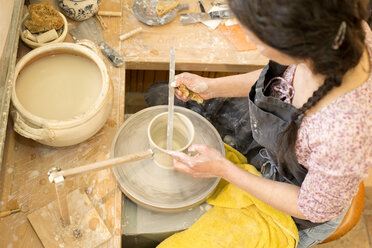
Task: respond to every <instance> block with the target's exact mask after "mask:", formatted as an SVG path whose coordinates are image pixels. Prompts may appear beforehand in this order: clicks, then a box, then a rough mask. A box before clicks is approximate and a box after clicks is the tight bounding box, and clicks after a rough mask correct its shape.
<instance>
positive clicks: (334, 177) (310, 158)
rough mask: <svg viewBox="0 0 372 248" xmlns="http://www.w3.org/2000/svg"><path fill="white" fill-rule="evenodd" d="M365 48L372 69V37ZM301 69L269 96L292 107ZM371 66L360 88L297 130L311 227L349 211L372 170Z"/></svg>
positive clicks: (276, 81) (303, 203)
mask: <svg viewBox="0 0 372 248" xmlns="http://www.w3.org/2000/svg"><path fill="white" fill-rule="evenodd" d="M363 25H364V26H365V30H366V44H367V47H368V53H369V56H370V65H372V59H371V58H372V33H371V30H370V28H369V26H368V25H367V23H363ZM295 71H296V65H292V66H289V67H288V68H287V69H286V71H285V72H284V73H283V75H282V77H276V78H273V79H271V81H270V82H269V83H268V87H269V88H270V89H269V90H270V91H269V92H270V93H269V94H270V95H271V96H273V97H276V98H279V99H281V100H283V101H285V102H287V103H291V100H292V98H293V96H294V89H293V85H292V83H293V78H294V74H295ZM371 72H372V66H371V68H370V77H369V78H368V80H367V81H366V82H365V83H364V84H362V85H361V86H360V87H358V88H355V89H353V90H351V91H349V92H347V93H346V94H344V95H342V96H340V97H338V98H337V99H335V100H334V101H333V102H331V103H330V104H328V105H326V106H325V107H323V108H322V109H320V110H319V111H317V112H316V113H314V114H312V115H310V116H305V117H304V119H303V121H302V123H301V125H300V128H299V130H298V139H297V142H296V155H297V159H298V162H299V163H300V164H302V165H303V166H304V167H305V168H306V169H307V170H308V173H307V175H306V177H305V180H304V181H303V183H302V185H301V188H300V193H299V195H298V207H299V209H300V211H301V212H302V213H303V214H304V215H305V216H306V217H307V218H308V219H309V220H310V221H312V222H324V221H328V220H331V219H333V218H335V217H337V216H338V215H340V214H341V213H342V212H343V211H345V209H346V208H347V207H348V205H349V203H350V202H351V200H352V198H353V196H354V195H355V194H356V193H357V192H358V187H359V184H360V182H361V181H362V180H363V178H365V177H367V176H368V169H369V168H371V167H372V73H371Z"/></svg>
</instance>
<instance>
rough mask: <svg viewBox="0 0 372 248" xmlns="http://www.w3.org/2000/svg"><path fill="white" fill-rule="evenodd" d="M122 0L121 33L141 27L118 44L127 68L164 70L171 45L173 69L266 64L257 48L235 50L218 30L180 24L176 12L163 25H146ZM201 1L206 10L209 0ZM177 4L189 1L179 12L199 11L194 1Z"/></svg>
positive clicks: (243, 68)
mask: <svg viewBox="0 0 372 248" xmlns="http://www.w3.org/2000/svg"><path fill="white" fill-rule="evenodd" d="M122 1H123V13H124V15H125V18H124V25H123V32H124V33H126V32H129V31H130V30H133V29H134V28H136V27H142V28H143V32H142V33H140V34H137V35H136V36H135V37H133V38H130V39H128V40H126V41H123V42H122V43H121V45H122V47H121V51H122V53H123V54H124V55H125V61H126V68H127V69H142V70H167V69H168V67H169V64H168V62H169V49H170V47H171V46H175V49H176V70H183V71H188V70H189V71H218V72H247V71H251V70H253V69H257V68H261V67H262V66H264V65H266V63H267V59H266V58H265V57H263V56H262V55H260V54H259V52H258V51H257V50H256V51H249V52H237V51H236V49H235V48H234V47H233V45H232V44H231V43H230V42H229V41H228V40H227V39H226V38H225V37H224V36H223V34H222V33H221V32H220V31H219V30H218V29H216V30H211V29H210V28H208V27H207V26H205V25H204V24H202V23H195V24H190V25H182V24H181V23H180V22H179V15H178V16H177V17H176V18H175V19H174V21H172V22H171V23H168V24H166V25H164V26H153V27H150V26H146V25H145V24H142V23H140V22H138V20H137V19H136V17H135V15H134V14H133V11H132V9H131V6H132V4H133V1H134V0H122ZM202 2H203V4H204V6H205V9H206V10H207V11H208V10H209V9H210V8H211V2H212V0H203V1H202ZM180 3H187V4H189V10H182V11H181V12H180V13H186V12H200V8H199V5H198V1H196V0H193V1H192V0H180Z"/></svg>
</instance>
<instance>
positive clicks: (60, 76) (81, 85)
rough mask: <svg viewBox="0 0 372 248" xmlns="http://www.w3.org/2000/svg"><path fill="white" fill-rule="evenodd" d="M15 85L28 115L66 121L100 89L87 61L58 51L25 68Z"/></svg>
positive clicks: (92, 65)
mask: <svg viewBox="0 0 372 248" xmlns="http://www.w3.org/2000/svg"><path fill="white" fill-rule="evenodd" d="M15 87H16V94H17V97H18V100H19V102H20V103H21V104H22V106H23V107H24V108H25V109H26V110H28V111H29V112H31V113H32V114H34V115H36V116H39V117H42V118H45V119H49V120H67V119H71V118H73V117H75V116H78V115H81V114H83V113H85V112H86V111H87V110H88V109H89V108H90V107H91V106H93V105H94V102H95V101H96V99H97V98H98V95H99V93H100V91H101V88H102V77H101V73H100V70H99V68H98V66H97V65H96V64H95V63H94V62H92V61H91V60H89V59H87V58H84V57H81V56H76V55H71V54H58V55H52V56H48V57H44V58H41V59H39V60H36V61H35V62H33V63H32V64H30V65H28V66H27V67H25V68H24V69H23V70H22V71H21V72H20V74H19V75H18V78H17V81H16V86H15Z"/></svg>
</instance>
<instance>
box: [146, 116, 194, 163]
mask: <svg viewBox="0 0 372 248" xmlns="http://www.w3.org/2000/svg"><path fill="white" fill-rule="evenodd" d="M167 124H168V112H164V113H161V114H158V115H157V116H155V117H154V118H153V119H152V120H151V121H150V123H149V125H148V129H147V135H148V138H149V143H150V147H151V149H152V150H153V152H154V162H155V163H156V164H157V165H159V166H161V167H163V168H167V169H173V158H172V157H171V156H169V155H168V154H166V153H165V150H166V149H165V148H166V144H167V140H166V139H167ZM194 136H195V130H194V126H193V124H192V122H191V121H190V119H189V118H187V117H186V116H185V115H183V114H180V113H175V114H174V117H173V144H172V150H174V151H180V152H186V149H187V148H188V147H189V146H190V145H191V143H192V142H193V140H194Z"/></svg>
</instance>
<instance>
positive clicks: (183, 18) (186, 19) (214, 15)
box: [180, 9, 234, 25]
mask: <svg viewBox="0 0 372 248" xmlns="http://www.w3.org/2000/svg"><path fill="white" fill-rule="evenodd" d="M232 17H234V15H233V13H232V11H231V10H229V9H226V10H218V11H212V12H209V13H186V14H182V15H180V22H181V23H182V24H184V25H186V24H192V23H197V22H202V21H208V20H214V19H227V18H232Z"/></svg>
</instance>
